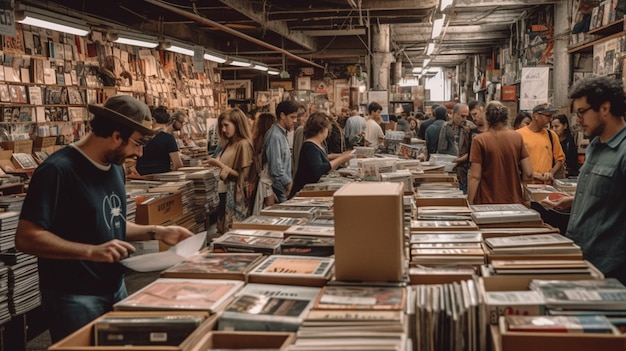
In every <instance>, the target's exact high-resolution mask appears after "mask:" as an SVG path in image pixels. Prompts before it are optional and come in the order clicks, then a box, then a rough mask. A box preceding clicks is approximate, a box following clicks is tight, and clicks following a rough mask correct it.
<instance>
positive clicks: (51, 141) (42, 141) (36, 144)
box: [33, 136, 57, 151]
mask: <svg viewBox="0 0 626 351" xmlns="http://www.w3.org/2000/svg"><path fill="white" fill-rule="evenodd" d="M56 143H57V137H55V136H50V137H42V136H37V137H35V140H33V151H41V150H44V149H48V148H51V147H53V146H55V145H56Z"/></svg>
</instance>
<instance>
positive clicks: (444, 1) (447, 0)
mask: <svg viewBox="0 0 626 351" xmlns="http://www.w3.org/2000/svg"><path fill="white" fill-rule="evenodd" d="M452 2H454V0H441V1H440V2H439V11H441V12H443V11H444V10H445V9H446V8H447V7H448V6H450V5H452Z"/></svg>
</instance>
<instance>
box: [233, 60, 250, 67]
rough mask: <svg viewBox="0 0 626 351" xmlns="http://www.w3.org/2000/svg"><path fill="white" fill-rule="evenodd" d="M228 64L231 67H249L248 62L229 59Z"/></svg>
mask: <svg viewBox="0 0 626 351" xmlns="http://www.w3.org/2000/svg"><path fill="white" fill-rule="evenodd" d="M228 64H229V65H231V66H237V67H250V61H245V60H243V59H234V58H231V59H230V62H229V63H228Z"/></svg>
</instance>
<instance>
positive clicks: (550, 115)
mask: <svg viewBox="0 0 626 351" xmlns="http://www.w3.org/2000/svg"><path fill="white" fill-rule="evenodd" d="M540 115H542V116H544V117H548V118H552V117H554V114H552V113H540Z"/></svg>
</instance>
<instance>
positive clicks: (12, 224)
mask: <svg viewBox="0 0 626 351" xmlns="http://www.w3.org/2000/svg"><path fill="white" fill-rule="evenodd" d="M19 216H20V213H19V212H15V211H10V212H0V251H6V250H8V249H12V248H14V247H15V229H17V221H18V219H19Z"/></svg>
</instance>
